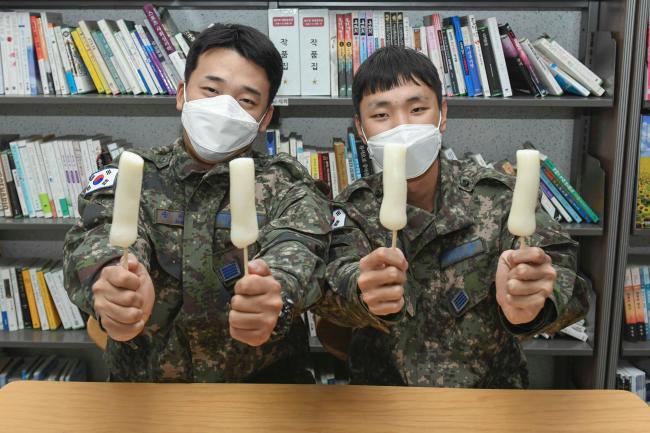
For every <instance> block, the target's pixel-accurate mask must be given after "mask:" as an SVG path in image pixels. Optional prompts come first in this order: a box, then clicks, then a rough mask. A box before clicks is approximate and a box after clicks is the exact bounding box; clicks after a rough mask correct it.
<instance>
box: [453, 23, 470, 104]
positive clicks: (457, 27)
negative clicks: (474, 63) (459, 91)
mask: <svg viewBox="0 0 650 433" xmlns="http://www.w3.org/2000/svg"><path fill="white" fill-rule="evenodd" d="M451 25H452V28H453V30H454V37H455V38H456V47H457V49H458V59H459V62H460V67H461V74H462V75H461V76H462V78H463V80H464V81H465V88H466V89H467V96H470V97H471V96H474V84H473V80H472V76H471V71H470V67H469V63H468V59H467V51H466V50H465V42H464V38H463V31H462V27H461V22H460V17H458V16H453V17H451Z"/></svg>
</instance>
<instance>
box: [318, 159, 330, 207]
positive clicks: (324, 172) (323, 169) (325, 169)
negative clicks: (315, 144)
mask: <svg viewBox="0 0 650 433" xmlns="http://www.w3.org/2000/svg"><path fill="white" fill-rule="evenodd" d="M318 161H319V173H320V178H321V180H322V181H323V182H325V183H326V184H327V186H328V189H329V195H328V198H329V199H330V200H332V199H333V198H334V183H333V179H332V169H331V167H330V157H329V153H328V152H319V153H318Z"/></svg>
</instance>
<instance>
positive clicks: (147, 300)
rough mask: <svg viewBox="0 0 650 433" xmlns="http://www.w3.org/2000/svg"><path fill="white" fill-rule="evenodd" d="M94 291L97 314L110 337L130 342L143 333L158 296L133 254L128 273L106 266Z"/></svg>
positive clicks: (119, 266) (130, 257)
mask: <svg viewBox="0 0 650 433" xmlns="http://www.w3.org/2000/svg"><path fill="white" fill-rule="evenodd" d="M92 290H93V295H94V309H95V312H96V313H97V315H98V316H99V318H100V320H101V324H102V326H103V327H104V329H105V330H106V332H107V333H108V336H109V337H111V338H112V339H113V340H115V341H129V340H132V339H133V338H135V337H136V336H137V335H139V334H140V333H141V332H142V330H143V329H144V326H145V325H146V323H147V320H149V316H150V315H151V310H152V309H153V303H154V300H155V298H156V295H155V293H154V288H153V282H152V281H151V277H150V276H149V272H147V269H146V268H145V267H144V266H142V264H141V263H140V262H138V259H137V258H136V257H135V256H134V255H133V254H129V268H128V270H126V269H124V268H123V267H122V266H121V265H120V264H117V265H114V266H105V267H104V268H103V269H102V270H101V273H100V276H99V279H98V280H97V281H96V282H95V284H93V287H92Z"/></svg>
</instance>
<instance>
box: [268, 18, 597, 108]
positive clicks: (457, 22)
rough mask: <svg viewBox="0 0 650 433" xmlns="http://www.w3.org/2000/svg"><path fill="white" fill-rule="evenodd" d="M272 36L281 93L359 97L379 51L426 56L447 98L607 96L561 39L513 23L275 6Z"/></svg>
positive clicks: (270, 33)
mask: <svg viewBox="0 0 650 433" xmlns="http://www.w3.org/2000/svg"><path fill="white" fill-rule="evenodd" d="M268 18H269V37H270V38H271V40H272V41H273V43H274V44H275V45H276V47H277V48H278V50H279V51H280V53H281V56H282V60H283V64H284V71H285V72H284V76H283V82H282V86H281V87H280V91H279V92H278V95H284V96H289V95H330V96H332V97H343V96H351V95H352V79H353V77H354V74H356V72H357V70H358V69H359V66H360V65H361V64H362V63H363V62H364V61H365V60H366V59H367V58H368V57H369V56H370V55H372V53H374V52H375V51H376V50H378V49H379V48H382V47H386V46H402V47H408V48H411V49H414V50H416V51H418V52H421V53H423V54H424V55H426V56H427V57H429V58H430V59H431V61H432V62H433V64H434V65H435V66H436V69H437V70H438V72H439V74H440V78H441V81H442V84H443V93H444V94H445V95H446V96H449V97H452V96H469V97H474V96H484V97H489V96H492V97H509V96H512V95H513V92H520V93H523V94H528V95H535V96H540V97H543V96H546V95H556V96H560V95H563V94H564V93H570V94H574V95H579V96H585V97H586V96H589V95H594V96H603V95H604V94H605V90H604V88H603V87H602V86H603V80H602V79H601V78H600V77H598V76H597V75H596V74H594V73H593V72H592V71H591V70H590V69H589V68H587V67H586V66H585V65H584V64H583V63H581V62H580V61H579V60H578V59H577V58H576V57H575V56H573V55H572V54H571V53H569V52H568V51H567V50H566V49H565V48H564V47H562V46H561V45H560V44H559V43H558V42H557V41H556V40H554V39H553V38H551V37H549V36H548V35H543V36H541V37H539V38H538V39H536V40H535V41H531V40H529V39H527V38H518V37H517V36H516V35H515V33H514V31H513V29H512V27H511V26H510V25H509V24H508V23H503V24H498V22H497V19H496V18H494V17H490V18H487V19H483V20H477V19H476V18H475V17H474V16H473V15H468V16H464V17H459V16H451V17H446V18H443V17H441V16H440V14H437V13H433V14H430V15H426V16H424V17H422V21H423V24H422V25H419V24H418V25H416V24H415V23H413V25H412V24H411V23H410V22H409V17H408V16H406V14H405V13H404V12H399V11H367V12H366V11H355V12H350V13H337V12H334V11H329V10H327V9H269V12H268Z"/></svg>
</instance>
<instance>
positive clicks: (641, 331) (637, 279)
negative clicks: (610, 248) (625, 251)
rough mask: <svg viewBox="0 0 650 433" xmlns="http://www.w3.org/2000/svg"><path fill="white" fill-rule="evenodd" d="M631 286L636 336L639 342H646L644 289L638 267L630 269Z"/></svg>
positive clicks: (646, 319)
mask: <svg viewBox="0 0 650 433" xmlns="http://www.w3.org/2000/svg"><path fill="white" fill-rule="evenodd" d="M631 274H632V286H633V288H634V308H635V311H636V335H637V338H638V339H639V340H640V341H645V340H646V333H645V329H646V323H647V322H648V317H647V309H646V306H645V287H642V286H641V272H640V268H639V267H638V266H633V267H632V268H631Z"/></svg>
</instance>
